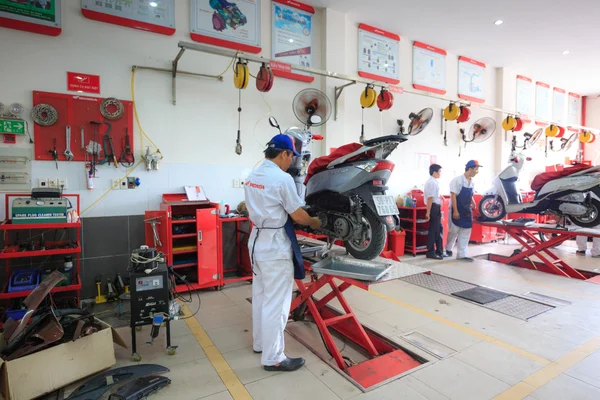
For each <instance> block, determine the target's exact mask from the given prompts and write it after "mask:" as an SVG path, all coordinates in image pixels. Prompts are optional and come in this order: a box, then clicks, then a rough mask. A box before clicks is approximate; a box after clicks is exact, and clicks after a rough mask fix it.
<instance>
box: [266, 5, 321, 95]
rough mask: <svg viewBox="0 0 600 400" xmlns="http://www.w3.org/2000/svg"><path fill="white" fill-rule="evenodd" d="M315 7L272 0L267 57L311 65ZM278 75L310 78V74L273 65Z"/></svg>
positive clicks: (305, 79) (305, 65) (300, 78)
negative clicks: (288, 70) (280, 68)
mask: <svg viewBox="0 0 600 400" xmlns="http://www.w3.org/2000/svg"><path fill="white" fill-rule="evenodd" d="M314 14H315V9H314V8H312V7H311V6H308V5H306V4H302V3H298V2H297V1H293V0H273V15H272V21H273V22H272V24H273V26H272V30H271V36H272V46H271V53H272V54H271V59H272V60H276V61H279V62H283V63H286V64H291V65H298V66H301V67H313V29H312V28H313V25H312V21H313V19H312V17H313V15H314ZM273 74H274V75H275V76H279V77H282V78H288V79H295V80H299V81H302V82H309V83H310V82H312V81H314V80H315V78H314V77H312V76H310V75H306V74H299V73H295V72H287V71H281V70H279V69H273Z"/></svg>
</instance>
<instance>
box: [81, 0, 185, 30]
mask: <svg viewBox="0 0 600 400" xmlns="http://www.w3.org/2000/svg"><path fill="white" fill-rule="evenodd" d="M81 13H82V14H83V15H84V16H85V17H86V18H89V19H93V20H95V21H100V22H106V23H109V24H115V25H121V26H126V27H128V28H133V29H140V30H142V31H148V32H154V33H160V34H161V35H169V36H170V35H173V34H174V33H175V0H156V1H139V0H81Z"/></svg>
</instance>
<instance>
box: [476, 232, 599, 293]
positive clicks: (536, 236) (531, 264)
mask: <svg viewBox="0 0 600 400" xmlns="http://www.w3.org/2000/svg"><path fill="white" fill-rule="evenodd" d="M478 223H479V224H481V225H483V226H489V227H495V228H497V229H498V230H502V231H505V232H506V233H507V234H508V235H510V236H511V237H513V238H514V239H515V240H516V241H517V242H519V243H520V244H521V245H522V246H523V247H524V250H523V251H515V252H514V253H513V254H512V255H510V256H504V255H499V254H488V260H490V261H495V262H499V263H502V264H508V265H514V266H518V267H522V268H527V269H533V270H537V271H542V272H547V273H551V274H555V275H560V276H564V277H568V278H575V279H582V280H589V281H591V282H594V283H600V276H599V274H594V273H592V272H589V271H582V270H578V269H576V268H574V267H572V266H571V265H569V264H568V263H567V262H566V261H564V260H562V259H561V258H560V257H559V256H558V255H557V254H556V253H555V252H553V251H552V248H553V247H556V246H558V245H560V244H562V243H563V242H565V241H567V240H570V239H574V238H575V237H577V236H587V237H594V238H597V237H600V230H597V229H577V230H570V229H565V228H557V227H555V226H552V225H545V224H531V225H527V226H522V225H517V224H510V223H500V222H479V221H478ZM540 234H546V236H547V237H550V239H548V240H547V241H542V240H540ZM532 256H535V257H537V258H538V259H539V260H541V261H534V260H532V259H531V257H532Z"/></svg>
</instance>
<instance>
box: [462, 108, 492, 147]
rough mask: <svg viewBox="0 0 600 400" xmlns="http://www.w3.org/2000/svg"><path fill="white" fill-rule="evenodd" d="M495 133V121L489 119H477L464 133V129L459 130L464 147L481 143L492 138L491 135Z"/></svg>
mask: <svg viewBox="0 0 600 400" xmlns="http://www.w3.org/2000/svg"><path fill="white" fill-rule="evenodd" d="M494 132H496V121H494V120H493V119H492V118H490V117H483V118H480V119H478V120H477V121H475V122H474V123H473V125H471V127H470V128H469V130H468V131H466V132H465V130H464V129H461V130H460V133H461V135H462V140H463V142H465V147H466V146H467V143H482V142H485V141H486V140H488V139H489V138H491V137H492V135H493V134H494ZM460 155H461V154H460V148H459V152H458V156H459V157H460Z"/></svg>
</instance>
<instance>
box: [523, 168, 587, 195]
mask: <svg viewBox="0 0 600 400" xmlns="http://www.w3.org/2000/svg"><path fill="white" fill-rule="evenodd" d="M588 168H590V166H589V165H585V164H576V165H574V166H572V167H569V168H565V169H563V170H562V171H551V172H543V173H541V174H539V175H537V176H536V177H535V178H533V181H532V182H531V189H532V190H535V191H536V192H539V191H540V190H541V189H542V187H544V185H545V184H546V183H548V182H550V181H553V180H555V179H559V178H564V177H565V176H569V175H572V174H574V173H576V172H579V171H582V170H584V169H588Z"/></svg>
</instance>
